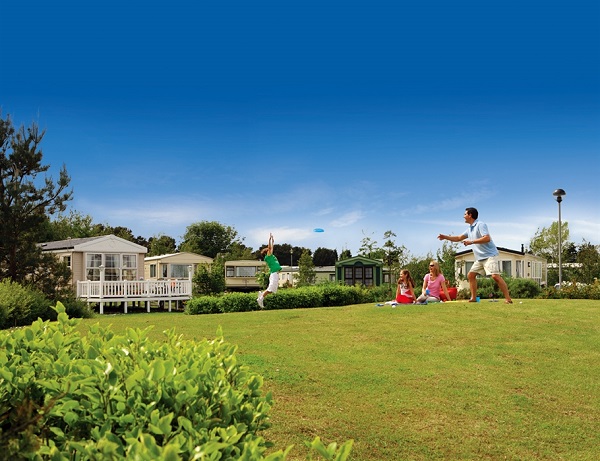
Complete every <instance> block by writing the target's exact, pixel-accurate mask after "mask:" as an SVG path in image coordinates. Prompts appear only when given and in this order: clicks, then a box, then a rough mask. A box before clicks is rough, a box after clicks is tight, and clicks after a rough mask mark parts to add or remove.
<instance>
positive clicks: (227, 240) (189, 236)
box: [179, 221, 243, 258]
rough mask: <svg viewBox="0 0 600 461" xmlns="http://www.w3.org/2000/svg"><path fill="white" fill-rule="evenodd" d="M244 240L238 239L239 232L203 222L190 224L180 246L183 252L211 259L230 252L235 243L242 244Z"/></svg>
mask: <svg viewBox="0 0 600 461" xmlns="http://www.w3.org/2000/svg"><path fill="white" fill-rule="evenodd" d="M242 241H243V238H242V239H240V238H239V237H238V233H237V231H236V230H235V229H234V228H233V227H230V226H226V225H224V224H221V223H219V222H217V221H201V222H196V223H193V224H190V225H189V226H188V227H187V228H186V231H185V235H184V236H183V242H182V243H181V245H180V246H179V248H180V250H181V251H189V252H190V253H197V254H200V255H203V256H208V257H210V258H215V257H216V256H217V255H218V254H219V253H227V252H229V251H230V250H231V249H232V247H233V245H234V244H235V243H237V244H241V243H242Z"/></svg>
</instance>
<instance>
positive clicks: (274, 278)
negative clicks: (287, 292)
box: [267, 272, 279, 293]
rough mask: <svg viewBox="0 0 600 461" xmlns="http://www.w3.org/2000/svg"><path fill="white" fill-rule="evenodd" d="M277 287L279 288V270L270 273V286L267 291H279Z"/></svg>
mask: <svg viewBox="0 0 600 461" xmlns="http://www.w3.org/2000/svg"><path fill="white" fill-rule="evenodd" d="M277 288H279V272H273V273H272V274H271V275H269V286H268V287H267V291H270V292H271V293H277Z"/></svg>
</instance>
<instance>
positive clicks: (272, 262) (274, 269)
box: [256, 234, 281, 309]
mask: <svg viewBox="0 0 600 461" xmlns="http://www.w3.org/2000/svg"><path fill="white" fill-rule="evenodd" d="M274 241H275V240H274V239H273V234H269V244H268V245H267V247H266V248H263V249H262V250H260V252H261V253H262V254H263V255H264V254H265V253H266V254H267V256H265V262H266V263H267V266H269V272H270V274H269V285H268V286H267V289H266V290H265V291H259V292H258V298H256V302H257V303H258V305H259V306H260V307H261V308H263V309H264V307H265V305H264V301H265V296H267V295H269V294H271V293H277V288H279V271H280V270H281V266H280V265H279V261H278V260H277V257H276V256H275V255H274V254H273V242H274Z"/></svg>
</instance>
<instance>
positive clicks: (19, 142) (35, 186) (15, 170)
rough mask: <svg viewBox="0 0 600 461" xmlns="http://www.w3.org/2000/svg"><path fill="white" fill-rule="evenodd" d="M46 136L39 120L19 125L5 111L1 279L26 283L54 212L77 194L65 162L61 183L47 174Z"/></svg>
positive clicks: (0, 170)
mask: <svg viewBox="0 0 600 461" xmlns="http://www.w3.org/2000/svg"><path fill="white" fill-rule="evenodd" d="M43 137H44V132H43V131H42V132H41V133H40V131H39V130H38V127H37V126H36V125H35V124H32V125H31V126H30V127H29V128H27V129H25V127H23V126H21V127H20V128H19V129H18V130H15V129H14V127H13V124H12V120H11V119H10V117H9V116H8V117H7V118H6V119H3V118H2V117H1V116H0V223H2V224H1V225H0V279H4V278H9V279H11V280H13V281H15V282H19V283H21V282H24V281H26V280H27V278H28V277H30V276H31V274H33V273H35V272H36V270H37V269H38V268H39V266H40V263H41V262H42V257H41V255H42V252H41V249H40V247H39V246H38V245H37V243H38V242H41V241H42V240H43V238H42V237H43V236H44V235H45V233H46V231H47V229H48V220H49V216H51V215H54V214H56V213H60V212H62V211H64V210H65V208H66V202H67V201H69V200H70V199H71V196H72V191H70V190H67V188H68V186H69V183H70V181H71V179H70V178H69V175H68V174H67V170H66V167H65V166H64V165H63V167H62V168H61V170H60V174H59V178H58V180H57V182H56V183H55V182H54V180H53V179H52V177H51V176H47V175H45V173H46V172H47V171H48V170H49V168H50V166H49V165H43V164H42V157H43V155H42V151H41V149H40V143H41V142H42V139H43ZM42 174H44V177H43V178H42V180H40V178H39V176H40V175H42Z"/></svg>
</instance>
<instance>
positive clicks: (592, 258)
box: [576, 240, 600, 283]
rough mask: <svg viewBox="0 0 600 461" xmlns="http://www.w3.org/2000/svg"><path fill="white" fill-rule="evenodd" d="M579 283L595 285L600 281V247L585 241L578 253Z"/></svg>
mask: <svg viewBox="0 0 600 461" xmlns="http://www.w3.org/2000/svg"><path fill="white" fill-rule="evenodd" d="M577 262H578V263H579V264H580V266H579V267H578V268H577V270H576V273H577V281H578V282H581V283H594V281H595V280H598V279H600V246H599V245H593V244H591V243H589V242H586V241H585V240H584V241H583V243H582V244H581V245H580V246H579V252H578V253H577Z"/></svg>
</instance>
